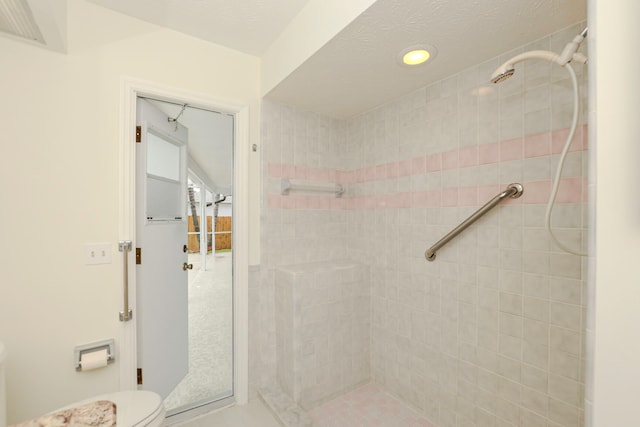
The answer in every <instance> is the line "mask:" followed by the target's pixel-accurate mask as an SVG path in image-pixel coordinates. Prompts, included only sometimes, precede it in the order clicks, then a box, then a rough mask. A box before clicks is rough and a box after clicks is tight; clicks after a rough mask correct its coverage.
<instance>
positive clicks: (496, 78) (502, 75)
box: [491, 67, 516, 83]
mask: <svg viewBox="0 0 640 427" xmlns="http://www.w3.org/2000/svg"><path fill="white" fill-rule="evenodd" d="M515 72H516V69H515V68H509V69H508V70H505V69H504V67H500V68H498V69H497V70H496V71H495V72H494V73H493V75H492V76H491V83H500V82H503V81H505V80H507V79H508V78H509V77H511V76H513V75H514V74H515Z"/></svg>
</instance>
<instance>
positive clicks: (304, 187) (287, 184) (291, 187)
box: [280, 178, 344, 197]
mask: <svg viewBox="0 0 640 427" xmlns="http://www.w3.org/2000/svg"><path fill="white" fill-rule="evenodd" d="M291 191H312V192H321V193H334V194H335V196H336V197H340V196H342V195H343V194H344V187H343V186H342V184H334V185H332V186H321V185H311V184H294V183H292V182H291V180H289V179H286V178H283V179H282V182H281V183H280V194H282V195H283V196H288V195H289V193H290V192H291Z"/></svg>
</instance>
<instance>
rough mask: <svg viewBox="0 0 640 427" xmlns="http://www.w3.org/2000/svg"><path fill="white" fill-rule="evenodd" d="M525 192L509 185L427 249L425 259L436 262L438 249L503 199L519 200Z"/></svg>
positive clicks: (514, 184) (516, 186)
mask: <svg viewBox="0 0 640 427" xmlns="http://www.w3.org/2000/svg"><path fill="white" fill-rule="evenodd" d="M523 192H524V188H523V187H522V184H518V183H513V184H509V185H508V186H507V189H506V190H504V191H503V192H502V193H500V194H498V195H497V196H495V197H494V198H493V199H491V200H489V201H488V202H487V203H486V204H485V205H484V206H483V207H481V208H480V209H478V210H477V211H475V212H474V213H472V214H471V216H470V217H469V218H467V219H465V220H464V221H462V223H461V224H460V225H459V226H457V227H456V228H454V229H453V230H451V231H450V232H449V233H447V234H446V235H445V236H444V237H443V238H442V239H440V240H438V241H437V242H436V243H435V244H434V245H433V246H431V247H430V248H429V249H427V250H426V252H425V253H424V257H425V258H426V259H427V261H433V260H435V259H436V252H437V251H438V249H440V248H441V247H443V246H444V245H446V244H447V243H449V241H450V240H451V239H453V238H454V237H456V236H457V235H458V234H460V233H462V232H463V231H464V230H465V229H466V228H467V227H469V226H470V225H471V224H473V223H474V222H476V221H477V220H479V219H480V217H482V216H483V215H484V214H486V213H487V212H489V211H490V210H491V209H493V208H494V207H495V206H496V205H497V204H498V203H500V202H501V201H502V200H503V199H506V198H507V197H511V198H512V199H517V198H518V197H520V196H522V193H523Z"/></svg>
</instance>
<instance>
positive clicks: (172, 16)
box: [89, 0, 309, 56]
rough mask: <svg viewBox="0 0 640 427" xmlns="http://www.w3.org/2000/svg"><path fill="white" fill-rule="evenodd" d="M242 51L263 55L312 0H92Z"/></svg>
mask: <svg viewBox="0 0 640 427" xmlns="http://www.w3.org/2000/svg"><path fill="white" fill-rule="evenodd" d="M89 1H90V2H92V3H95V4H98V5H100V6H103V7H106V8H108V9H112V10H115V11H117V12H121V13H124V14H126V15H129V16H133V17H135V18H138V19H141V20H143V21H147V22H151V23H153V24H156V25H160V26H162V27H166V28H171V29H173V30H176V31H179V32H182V33H185V34H189V35H192V36H194V37H198V38H201V39H203V40H207V41H210V42H213V43H216V44H219V45H222V46H226V47H229V48H231V49H234V50H238V51H240V52H244V53H248V54H251V55H256V56H261V55H262V54H263V53H264V52H265V51H266V50H267V48H268V47H269V46H270V45H271V43H273V41H274V40H275V39H276V38H277V37H278V36H279V35H280V33H281V32H282V30H283V29H284V28H285V27H286V26H287V25H288V24H289V22H290V21H291V20H292V19H293V18H294V17H295V16H296V15H297V14H298V12H300V10H301V9H302V8H303V7H304V5H305V4H307V2H308V1H309V0H231V1H229V0H89Z"/></svg>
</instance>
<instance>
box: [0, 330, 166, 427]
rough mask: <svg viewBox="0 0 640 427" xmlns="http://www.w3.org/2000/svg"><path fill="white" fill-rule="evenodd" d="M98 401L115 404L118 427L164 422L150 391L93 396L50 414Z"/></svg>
mask: <svg viewBox="0 0 640 427" xmlns="http://www.w3.org/2000/svg"><path fill="white" fill-rule="evenodd" d="M6 355H7V353H6V349H5V346H4V344H3V343H2V342H0V427H6V425H7V424H6V422H7V411H6V394H5V393H6V392H5V378H4V361H5V359H6ZM98 400H108V401H111V402H113V403H115V404H116V422H117V425H118V427H158V426H160V425H161V424H162V422H163V421H164V416H165V410H164V406H163V405H162V399H161V398H160V396H159V395H157V394H156V393H153V392H150V391H119V392H116V393H108V394H102V395H100V396H94V397H92V398H89V399H85V400H82V401H80V402H76V403H73V404H71V405H67V406H65V407H63V408H60V409H57V410H55V411H52V413H55V412H58V411H62V410H65V409H71V408H74V407H77V406H82V405H86V404H88V403H91V402H96V401H98Z"/></svg>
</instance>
